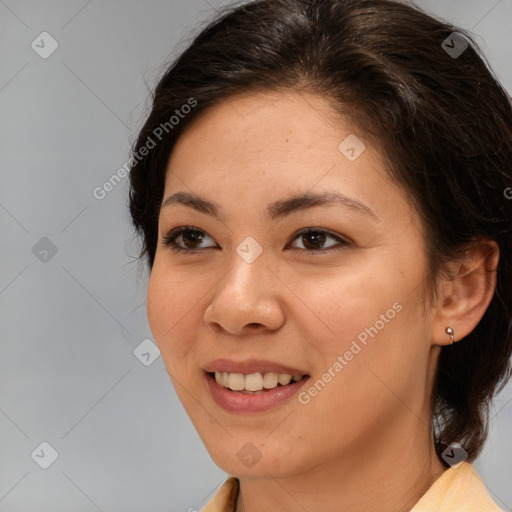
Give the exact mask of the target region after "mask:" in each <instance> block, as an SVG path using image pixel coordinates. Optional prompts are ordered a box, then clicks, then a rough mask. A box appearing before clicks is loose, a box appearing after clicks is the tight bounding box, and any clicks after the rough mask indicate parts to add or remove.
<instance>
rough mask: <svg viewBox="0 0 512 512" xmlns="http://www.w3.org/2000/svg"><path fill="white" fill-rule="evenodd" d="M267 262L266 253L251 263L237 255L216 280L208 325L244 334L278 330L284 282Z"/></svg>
mask: <svg viewBox="0 0 512 512" xmlns="http://www.w3.org/2000/svg"><path fill="white" fill-rule="evenodd" d="M267 264H268V262H267V261H266V259H265V258H264V254H262V255H261V256H259V257H258V258H257V259H256V260H255V261H253V262H252V263H247V262H246V261H244V260H243V259H242V258H240V257H239V256H238V255H237V254H235V255H234V258H233V265H232V267H231V269H230V270H229V272H228V273H227V274H226V276H224V278H222V279H220V281H218V282H217V285H216V287H215V289H214V295H213V299H212V302H211V303H210V305H209V306H208V308H207V309H206V311H205V314H204V322H205V325H206V326H207V327H209V328H211V329H213V330H214V331H216V332H217V333H225V334H226V333H227V334H231V335H237V336H243V335H247V334H251V333H252V334H254V333H255V332H264V331H267V330H268V331H275V330H277V329H279V328H280V327H281V326H282V325H283V324H284V319H285V316H284V311H283V303H282V297H281V295H280V294H281V292H282V285H281V286H280V282H279V280H278V279H277V278H276V277H275V275H274V273H273V272H272V271H271V270H270V269H269V268H268V267H267Z"/></svg>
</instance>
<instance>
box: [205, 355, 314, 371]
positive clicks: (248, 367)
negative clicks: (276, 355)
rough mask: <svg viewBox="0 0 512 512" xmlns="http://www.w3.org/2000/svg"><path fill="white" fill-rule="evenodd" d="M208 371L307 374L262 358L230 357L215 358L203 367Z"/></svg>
mask: <svg viewBox="0 0 512 512" xmlns="http://www.w3.org/2000/svg"><path fill="white" fill-rule="evenodd" d="M203 369H204V370H205V371H206V372H208V373H211V372H228V373H243V374H248V373H258V372H260V373H268V372H275V373H286V374H289V375H307V373H306V372H304V371H303V370H299V369H298V368H293V367H291V366H286V365H283V364H279V363H274V362H272V361H266V360H263V359H246V360H245V361H233V360H230V359H216V360H215V361H212V362H211V363H208V364H207V365H205V366H204V367H203Z"/></svg>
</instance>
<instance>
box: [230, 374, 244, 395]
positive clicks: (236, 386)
mask: <svg viewBox="0 0 512 512" xmlns="http://www.w3.org/2000/svg"><path fill="white" fill-rule="evenodd" d="M228 375H229V378H228V388H229V389H232V390H233V391H242V389H244V386H245V382H244V381H245V379H244V376H243V375H242V374H241V373H230V374H228Z"/></svg>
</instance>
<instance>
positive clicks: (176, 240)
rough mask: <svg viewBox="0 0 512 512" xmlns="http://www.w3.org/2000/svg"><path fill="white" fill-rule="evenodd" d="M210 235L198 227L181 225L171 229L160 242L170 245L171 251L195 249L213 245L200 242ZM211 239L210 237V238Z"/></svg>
mask: <svg viewBox="0 0 512 512" xmlns="http://www.w3.org/2000/svg"><path fill="white" fill-rule="evenodd" d="M209 238H210V237H209V236H208V235H207V234H206V233H205V232H204V231H201V230H200V229H195V228H188V227H181V228H177V229H173V230H172V231H171V232H170V233H169V234H168V235H167V236H166V237H164V239H163V240H162V243H163V244H164V245H166V246H168V247H170V248H171V249H172V250H173V251H193V250H196V249H208V248H211V247H215V245H209V246H206V247H205V246H203V247H201V244H203V243H204V242H205V240H207V239H209ZM210 239H211V238H210Z"/></svg>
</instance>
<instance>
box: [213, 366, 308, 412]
mask: <svg viewBox="0 0 512 512" xmlns="http://www.w3.org/2000/svg"><path fill="white" fill-rule="evenodd" d="M203 370H204V373H205V379H206V384H207V387H208V389H209V391H210V394H211V396H212V398H213V399H214V401H215V402H216V403H217V404H218V405H220V406H221V407H222V408H223V409H225V410H226V411H228V412H231V413H256V412H263V411H266V410H269V409H271V408H273V407H275V406H277V405H279V404H282V403H284V402H286V401H287V400H288V399H289V398H290V397H291V396H293V395H294V394H295V393H296V392H297V391H298V390H299V388H301V387H302V386H303V385H304V383H305V382H306V381H307V380H308V378H309V375H308V374H307V372H305V371H304V370H301V369H299V368H296V367H292V366H287V365H282V364H279V363H274V362H272V361H266V360H255V359H250V360H246V361H238V362H237V361H232V360H228V359H217V360H216V361H213V362H211V363H209V364H207V365H205V366H204V368H203ZM260 381H261V382H260ZM276 381H277V382H276Z"/></svg>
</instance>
